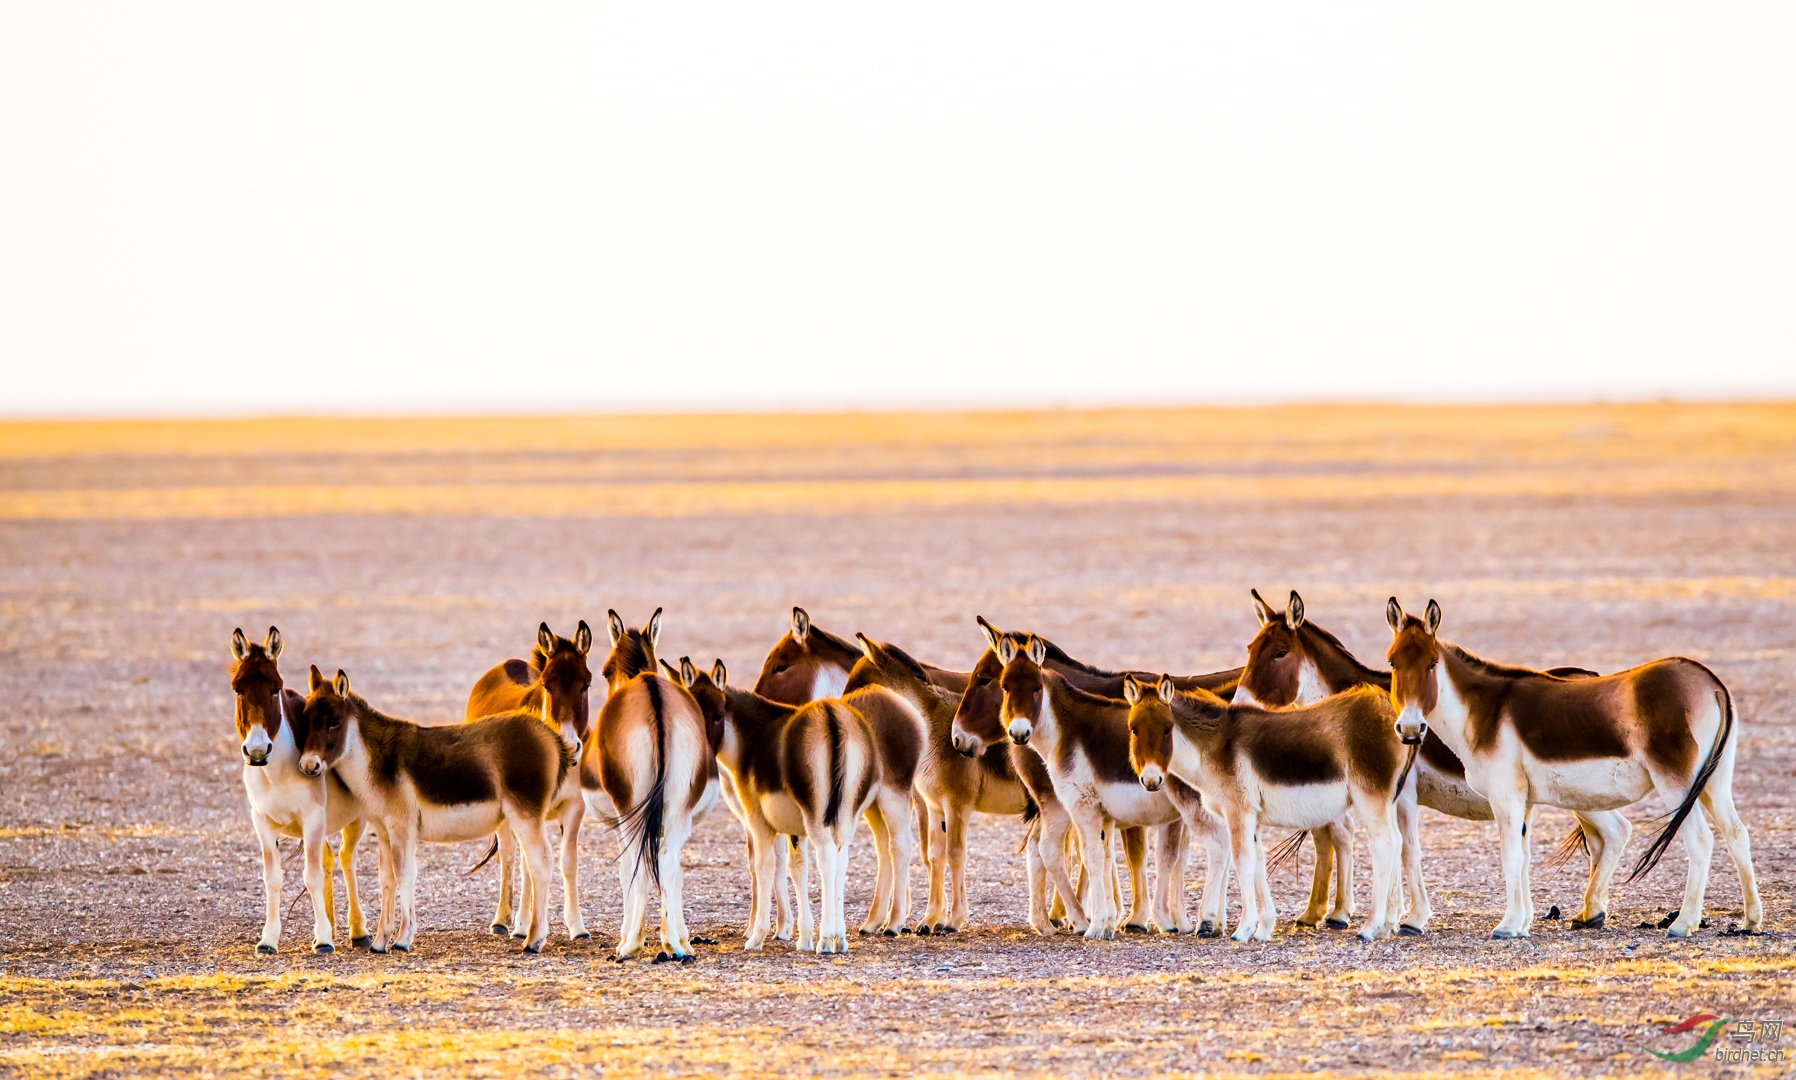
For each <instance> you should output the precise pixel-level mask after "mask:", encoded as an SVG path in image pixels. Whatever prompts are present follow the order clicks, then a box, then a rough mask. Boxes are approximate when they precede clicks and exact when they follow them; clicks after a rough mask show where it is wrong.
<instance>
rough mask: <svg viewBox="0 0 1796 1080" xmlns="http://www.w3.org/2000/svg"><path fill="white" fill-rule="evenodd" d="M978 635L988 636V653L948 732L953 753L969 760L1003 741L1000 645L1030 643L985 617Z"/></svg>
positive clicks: (980, 618) (981, 618)
mask: <svg viewBox="0 0 1796 1080" xmlns="http://www.w3.org/2000/svg"><path fill="white" fill-rule="evenodd" d="M975 618H976V619H977V621H978V623H979V632H980V633H981V634H984V635H985V652H983V653H981V654H980V656H979V662H978V663H976V664H974V665H973V670H972V672H971V673H969V674H968V676H967V688H966V689H965V690H964V691H962V692H961V695H960V705H959V706H958V707H956V708H955V710H954V726H953V728H951V729H950V730H949V732H948V735H949V738H950V739H951V740H952V741H953V743H954V749H956V750H958V751H960V752H961V753H963V754H965V755H966V756H968V757H972V756H974V755H975V754H979V753H982V752H984V750H985V748H986V747H988V746H991V745H992V744H993V743H1001V742H1003V741H1004V721H1003V720H1002V714H1003V711H1004V688H1003V687H1001V686H999V685H998V679H999V677H1000V676H1002V675H1003V674H1004V662H1003V661H1002V660H999V659H998V642H999V641H1000V640H1001V639H1003V638H1006V637H1010V638H1013V639H1014V641H1013V644H1016V645H1019V646H1020V645H1022V644H1024V643H1025V642H1027V641H1028V638H1027V636H1026V635H1021V634H1015V635H1013V634H1006V633H1004V631H1002V630H999V629H998V628H997V627H995V626H993V625H992V624H991V623H989V622H986V621H985V616H983V615H979V616H975Z"/></svg>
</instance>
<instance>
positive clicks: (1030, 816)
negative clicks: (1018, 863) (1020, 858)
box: [1016, 794, 1041, 855]
mask: <svg viewBox="0 0 1796 1080" xmlns="http://www.w3.org/2000/svg"><path fill="white" fill-rule="evenodd" d="M1023 824H1024V825H1026V826H1028V827H1027V828H1025V829H1024V830H1023V842H1022V843H1021V844H1018V845H1017V849H1016V853H1017V854H1018V855H1021V854H1022V853H1023V852H1025V851H1028V850H1029V845H1030V844H1033V843H1035V836H1036V834H1037V833H1039V832H1041V807H1039V806H1037V805H1035V800H1034V799H1032V798H1030V797H1029V796H1028V795H1026V794H1025V795H1024V796H1023Z"/></svg>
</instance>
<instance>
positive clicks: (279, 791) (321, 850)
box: [231, 626, 368, 953]
mask: <svg viewBox="0 0 1796 1080" xmlns="http://www.w3.org/2000/svg"><path fill="white" fill-rule="evenodd" d="M280 655H281V632H280V631H279V630H277V629H275V628H274V627H272V626H271V627H269V628H268V638H267V640H266V641H265V642H263V643H262V644H260V645H257V644H254V643H252V642H250V641H248V640H247V639H245V638H244V636H243V630H242V629H241V628H239V629H237V630H235V631H233V632H232V633H231V657H232V659H233V660H234V661H235V666H234V667H233V668H232V670H231V690H232V692H233V693H234V694H235V695H236V698H237V741H238V744H239V748H240V749H241V750H242V752H243V790H244V792H245V793H246V794H247V795H248V796H249V820H250V825H251V826H252V827H253V828H254V829H255V830H256V839H257V840H259V841H261V844H262V888H263V891H264V892H265V893H266V894H267V898H268V909H267V917H266V918H265V919H264V921H263V924H262V937H261V940H259V941H258V942H257V943H256V951H257V952H259V953H271V952H274V951H275V950H276V949H277V948H279V947H280V943H281V853H280V848H279V846H278V845H279V838H280V837H282V836H296V837H298V838H299V841H300V846H301V848H302V849H303V855H304V858H305V870H304V873H305V882H306V892H307V893H309V894H310V895H311V897H312V951H314V952H321V953H327V952H330V951H332V950H333V949H334V948H335V946H334V945H333V944H332V935H333V933H334V923H335V921H336V905H335V903H334V902H333V897H332V896H331V878H332V876H333V874H332V866H331V863H332V858H331V849H330V845H329V844H327V843H326V842H325V838H326V837H329V836H331V835H332V834H334V833H338V832H340V833H342V834H343V851H342V853H341V855H340V856H338V859H337V861H339V862H341V863H342V866H343V888H344V891H345V892H347V893H348V894H349V938H350V943H351V944H354V945H362V944H366V943H367V940H368V937H367V934H368V932H367V930H366V929H365V928H364V927H363V925H362V902H361V898H360V897H359V896H358V895H357V893H356V880H355V846H356V843H357V841H359V840H360V839H361V837H362V821H361V808H360V807H359V806H357V805H356V801H355V797H354V796H353V795H351V794H350V793H349V790H348V789H347V788H345V787H344V786H343V784H342V782H341V781H339V780H337V779H336V778H335V777H324V776H314V775H308V774H306V773H304V772H302V771H301V770H300V767H299V755H300V753H301V752H302V751H303V750H304V748H305V743H306V735H305V731H304V729H303V727H302V725H303V724H304V723H305V715H304V709H305V704H306V699H305V698H302V697H300V696H299V695H298V694H296V693H294V692H293V691H291V690H288V689H287V688H286V686H285V684H283V683H282V682H281V672H280V668H278V667H277V666H276V665H275V661H276V660H278V659H280Z"/></svg>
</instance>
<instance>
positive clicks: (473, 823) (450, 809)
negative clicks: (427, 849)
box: [418, 802, 505, 844]
mask: <svg viewBox="0 0 1796 1080" xmlns="http://www.w3.org/2000/svg"><path fill="white" fill-rule="evenodd" d="M504 816H505V815H504V814H503V812H502V811H501V810H500V809H499V804H498V803H497V802H477V803H463V804H461V805H458V806H434V805H432V804H430V803H421V804H420V805H419V807H418V839H420V840H423V841H424V842H426V843H430V844H454V843H459V842H460V841H463V840H478V839H480V838H481V837H483V836H491V835H492V834H493V832H494V830H496V829H497V828H498V827H499V823H500V821H502V820H503V819H504Z"/></svg>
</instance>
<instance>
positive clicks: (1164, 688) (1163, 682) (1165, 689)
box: [1159, 675, 1178, 705]
mask: <svg viewBox="0 0 1796 1080" xmlns="http://www.w3.org/2000/svg"><path fill="white" fill-rule="evenodd" d="M1159 690H1160V700H1161V701H1164V702H1166V703H1167V704H1168V705H1171V704H1172V695H1173V694H1175V693H1177V692H1178V687H1176V686H1174V685H1172V676H1171V675H1162V676H1160V686H1159Z"/></svg>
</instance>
